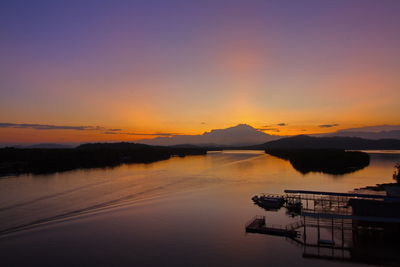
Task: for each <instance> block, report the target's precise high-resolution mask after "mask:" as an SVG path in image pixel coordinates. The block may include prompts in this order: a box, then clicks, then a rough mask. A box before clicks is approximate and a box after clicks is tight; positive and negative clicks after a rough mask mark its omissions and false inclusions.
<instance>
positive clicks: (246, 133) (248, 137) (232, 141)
mask: <svg viewBox="0 0 400 267" xmlns="http://www.w3.org/2000/svg"><path fill="white" fill-rule="evenodd" d="M279 138H282V136H277V135H269V134H266V133H263V132H262V131H259V130H257V129H255V128H253V127H251V126H250V125H247V124H239V125H237V126H234V127H230V128H226V129H215V130H211V131H210V132H205V133H203V134H201V135H178V136H173V137H157V138H154V139H143V140H137V141H136V142H138V143H142V144H148V145H159V146H174V145H182V144H186V145H188V144H190V145H198V146H207V147H210V146H248V145H254V144H260V143H264V142H268V141H271V140H276V139H279Z"/></svg>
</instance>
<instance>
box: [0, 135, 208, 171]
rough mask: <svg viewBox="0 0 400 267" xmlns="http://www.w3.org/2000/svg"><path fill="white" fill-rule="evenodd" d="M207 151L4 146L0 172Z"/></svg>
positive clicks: (132, 145)
mask: <svg viewBox="0 0 400 267" xmlns="http://www.w3.org/2000/svg"><path fill="white" fill-rule="evenodd" d="M206 153H207V150H206V149H203V148H196V147H192V148H187V147H162V146H149V145H143V144H135V143H126V142H122V143H94V144H83V145H80V146H78V147H76V148H66V149H45V148H25V149H24V148H13V147H6V148H2V149H0V176H5V175H16V174H23V173H33V174H42V173H53V172H60V171H68V170H73V169H77V168H99V167H113V166H117V165H120V164H123V163H151V162H155V161H159V160H166V159H169V158H170V157H172V156H180V157H184V156H186V155H205V154H206Z"/></svg>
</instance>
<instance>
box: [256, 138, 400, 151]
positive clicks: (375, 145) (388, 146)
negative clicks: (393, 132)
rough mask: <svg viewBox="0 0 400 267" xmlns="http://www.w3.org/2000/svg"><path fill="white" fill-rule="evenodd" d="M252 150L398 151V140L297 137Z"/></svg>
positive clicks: (262, 145) (271, 142) (266, 144)
mask: <svg viewBox="0 0 400 267" xmlns="http://www.w3.org/2000/svg"><path fill="white" fill-rule="evenodd" d="M249 148H252V149H309V148H312V149H325V148H335V149H347V150H377V149H378V150H399V149H400V140H399V139H380V140H369V139H363V138H358V137H311V136H307V135H298V136H294V137H286V138H282V139H279V140H275V141H270V142H267V143H264V144H261V145H258V146H252V147H249Z"/></svg>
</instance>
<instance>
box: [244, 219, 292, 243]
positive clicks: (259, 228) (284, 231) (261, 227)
mask: <svg viewBox="0 0 400 267" xmlns="http://www.w3.org/2000/svg"><path fill="white" fill-rule="evenodd" d="M246 232H247V233H257V234H266V235H277V236H286V237H291V238H295V237H297V236H298V235H299V232H298V231H296V230H294V229H292V228H288V227H279V226H267V224H266V222H265V216H255V217H254V218H253V219H251V220H250V221H249V222H248V223H247V224H246Z"/></svg>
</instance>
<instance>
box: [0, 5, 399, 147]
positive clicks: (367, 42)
mask: <svg viewBox="0 0 400 267" xmlns="http://www.w3.org/2000/svg"><path fill="white" fill-rule="evenodd" d="M399 14H400V1H398V0H373V1H372V0H325V1H320V0H293V1H288V0H276V1H268V0H264V1H261V0H259V1H257V0H254V1H251V0H243V1H235V0H229V1H223V0H217V1H207V0H203V1H196V0H193V1H185V0H182V1H174V0H168V1H166V0H163V1H156V0H154V1H153V0H144V1H140V0H136V1H123V0H113V1H111V0H109V1H102V0H85V1H74V0H68V1H61V0H60V1H50V0H49V1H40V0H37V1H20V0H10V1H7V0H2V1H0V36H1V37H0V142H3V143H7V142H83V141H101V140H103V141H113V140H126V141H131V140H136V139H143V138H151V137H156V136H169V135H176V134H201V133H203V132H204V131H209V130H211V129H216V128H226V127H230V126H233V125H236V124H239V123H246V124H249V125H252V126H253V127H255V128H258V129H264V130H263V131H264V132H266V133H270V134H280V135H294V134H300V133H302V134H304V133H305V134H307V133H309V134H311V133H323V132H329V131H336V130H339V129H345V128H356V127H364V126H373V125H383V124H388V125H398V124H400V116H399V114H400V106H399V102H398V99H399V97H400V75H399V73H400V49H399V47H400V15H399ZM278 131H279V132H278Z"/></svg>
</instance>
